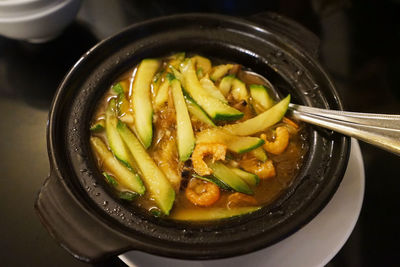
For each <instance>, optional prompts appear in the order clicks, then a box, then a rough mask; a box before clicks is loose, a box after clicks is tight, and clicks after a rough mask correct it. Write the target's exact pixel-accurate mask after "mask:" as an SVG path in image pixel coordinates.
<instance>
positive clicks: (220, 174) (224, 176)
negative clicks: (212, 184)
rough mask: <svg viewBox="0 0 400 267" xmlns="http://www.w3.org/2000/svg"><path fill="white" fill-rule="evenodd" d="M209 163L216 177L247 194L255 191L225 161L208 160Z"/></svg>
mask: <svg viewBox="0 0 400 267" xmlns="http://www.w3.org/2000/svg"><path fill="white" fill-rule="evenodd" d="M207 165H208V167H210V169H211V170H212V171H213V172H212V175H213V176H214V177H215V178H217V179H218V180H220V181H221V182H222V183H224V184H226V185H228V186H229V187H230V188H232V189H233V190H235V191H237V192H240V193H243V194H247V195H252V194H253V191H252V190H251V189H250V187H249V186H248V185H247V183H246V182H245V181H243V180H242V178H240V176H239V175H237V174H236V173H235V172H233V171H232V170H231V169H230V168H229V167H227V166H226V165H224V164H223V163H221V162H211V161H208V162H207Z"/></svg>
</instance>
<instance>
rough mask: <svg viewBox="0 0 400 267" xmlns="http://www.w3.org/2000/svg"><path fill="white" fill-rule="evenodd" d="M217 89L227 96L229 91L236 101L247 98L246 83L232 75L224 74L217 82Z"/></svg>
mask: <svg viewBox="0 0 400 267" xmlns="http://www.w3.org/2000/svg"><path fill="white" fill-rule="evenodd" d="M219 90H220V91H221V92H222V94H223V95H224V96H227V95H228V93H229V92H231V94H232V96H233V98H234V99H235V100H236V101H240V100H247V99H248V98H249V94H248V92H247V88H246V84H245V83H244V82H242V81H241V80H239V79H238V78H236V77H235V76H234V75H228V76H225V77H224V78H223V79H222V80H221V82H220V84H219Z"/></svg>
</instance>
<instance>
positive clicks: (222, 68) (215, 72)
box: [210, 64, 233, 82]
mask: <svg viewBox="0 0 400 267" xmlns="http://www.w3.org/2000/svg"><path fill="white" fill-rule="evenodd" d="M232 68H233V65H232V64H225V65H218V66H215V67H213V68H212V69H211V73H210V79H211V80H212V81H214V82H215V81H217V80H219V79H221V78H222V77H224V76H225V75H226V74H227V73H228V71H229V70H230V69H232Z"/></svg>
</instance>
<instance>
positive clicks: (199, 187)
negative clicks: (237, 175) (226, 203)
mask: <svg viewBox="0 0 400 267" xmlns="http://www.w3.org/2000/svg"><path fill="white" fill-rule="evenodd" d="M185 196H186V198H187V199H188V200H189V201H190V202H192V203H193V204H195V205H197V206H202V207H208V206H211V205H212V204H214V203H215V202H216V201H217V200H218V199H219V196H220V191H219V187H218V186H217V185H216V184H214V183H211V182H207V181H203V180H200V179H196V178H192V179H190V181H189V183H188V186H187V187H186V190H185Z"/></svg>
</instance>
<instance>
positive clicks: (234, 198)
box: [226, 192, 258, 209]
mask: <svg viewBox="0 0 400 267" xmlns="http://www.w3.org/2000/svg"><path fill="white" fill-rule="evenodd" d="M257 204H258V202H257V200H256V199H255V198H254V197H252V196H249V195H245V194H242V193H239V192H236V193H233V194H230V195H229V197H228V202H227V205H226V206H227V207H228V209H232V208H236V207H246V206H256V205H257Z"/></svg>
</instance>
